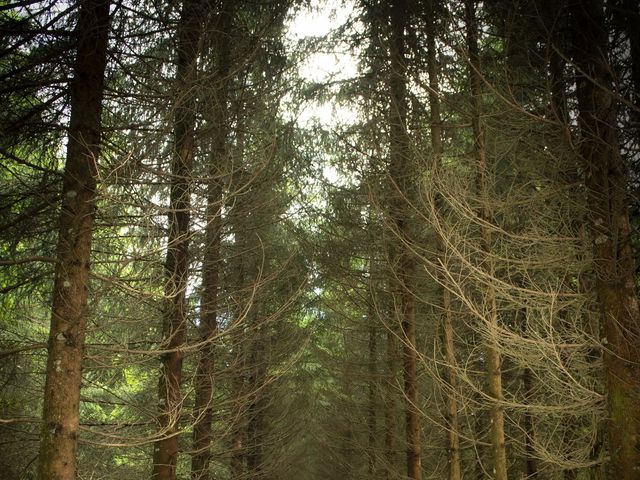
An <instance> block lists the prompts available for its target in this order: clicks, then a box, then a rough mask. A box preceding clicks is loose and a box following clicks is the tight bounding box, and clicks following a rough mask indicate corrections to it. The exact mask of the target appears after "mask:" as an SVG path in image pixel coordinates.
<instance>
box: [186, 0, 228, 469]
mask: <svg viewBox="0 0 640 480" xmlns="http://www.w3.org/2000/svg"><path fill="white" fill-rule="evenodd" d="M231 7H232V5H231V2H230V1H225V2H223V5H222V7H221V10H220V12H219V14H218V20H219V21H218V22H217V25H216V27H217V28H216V32H215V34H214V38H215V40H216V41H215V42H214V51H215V54H216V57H217V58H218V59H219V60H218V64H217V74H216V82H215V85H214V101H213V105H212V107H211V108H212V111H213V115H212V118H211V119H210V122H211V124H212V126H213V138H212V145H211V154H210V155H209V168H208V178H207V182H208V185H207V209H206V222H207V224H206V227H205V251H204V258H203V262H202V298H201V302H200V303H201V308H200V312H201V320H200V340H201V341H202V342H204V344H203V346H202V351H201V353H200V358H199V359H198V366H197V368H196V377H195V395H196V398H195V406H194V415H195V418H196V420H195V423H194V425H193V455H192V457H191V477H192V478H193V479H194V480H209V479H210V478H211V475H210V473H209V464H210V462H211V441H212V430H211V429H212V421H213V408H214V405H213V396H214V373H215V363H214V362H215V341H216V336H217V335H218V320H217V316H218V289H219V287H220V273H219V270H220V263H221V258H220V235H221V229H222V210H223V188H222V179H221V176H222V172H223V171H224V170H225V166H226V163H227V136H228V118H227V117H228V112H227V101H228V98H227V97H228V96H229V94H228V91H229V89H228V84H229V78H228V77H229V73H230V70H231V26H232V22H233V18H232V17H233V12H232V10H231Z"/></svg>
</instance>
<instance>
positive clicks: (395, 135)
mask: <svg viewBox="0 0 640 480" xmlns="http://www.w3.org/2000/svg"><path fill="white" fill-rule="evenodd" d="M407 11H408V5H407V4H406V2H405V1H404V0H395V1H394V2H393V3H392V4H391V38H390V42H389V54H390V58H391V74H390V82H389V86H390V94H391V103H390V105H389V110H390V131H391V138H390V141H391V143H390V155H391V164H390V167H389V173H390V176H391V180H392V182H393V187H392V188H393V190H394V192H393V193H392V199H391V202H390V203H391V204H392V214H391V215H392V219H393V222H394V228H395V231H396V235H398V237H399V242H398V245H397V247H396V248H397V250H396V252H395V253H394V255H393V256H392V261H393V268H394V271H395V277H396V284H397V285H396V288H395V295H394V296H395V300H394V304H395V309H396V311H398V310H399V312H398V313H397V314H398V315H399V319H400V325H401V327H402V359H403V374H404V397H405V420H406V449H407V450H406V452H407V476H408V477H409V478H410V479H412V480H420V479H421V478H422V465H421V455H420V442H421V438H420V437H421V428H420V414H419V402H418V372H417V364H418V361H417V352H416V302H415V297H414V292H413V284H414V282H415V265H416V261H415V258H413V256H412V254H411V251H410V248H409V247H408V245H409V244H410V243H411V234H410V231H411V223H410V214H409V212H410V209H411V207H410V205H409V199H410V197H411V178H412V176H413V175H412V172H411V165H410V158H411V153H410V149H409V138H408V134H407V130H406V124H407V73H406V71H407V64H406V59H405V46H406V42H405V28H406V20H407Z"/></svg>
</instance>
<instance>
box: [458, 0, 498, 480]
mask: <svg viewBox="0 0 640 480" xmlns="http://www.w3.org/2000/svg"><path fill="white" fill-rule="evenodd" d="M475 8H476V7H475V0H466V1H465V10H466V16H467V47H468V53H469V77H470V85H471V126H472V130H473V143H474V148H473V150H474V155H475V161H476V191H477V193H478V197H479V198H478V199H479V208H478V212H477V215H478V219H479V221H480V235H481V243H482V251H483V253H484V257H485V258H484V261H483V269H484V274H485V275H486V277H487V279H488V280H487V282H486V285H487V286H486V289H485V291H484V298H485V301H486V312H487V314H486V318H485V320H484V321H485V322H486V328H487V331H488V337H489V338H488V343H487V345H486V349H485V351H486V361H487V372H488V377H489V378H488V392H487V393H488V395H489V397H490V398H491V399H492V405H491V446H492V450H493V470H494V472H493V474H494V479H495V480H507V455H506V449H505V433H504V411H503V405H502V402H503V394H502V367H501V362H502V359H501V355H500V346H499V343H498V332H499V324H498V308H497V301H496V292H495V288H494V287H493V280H492V279H493V277H494V276H495V275H494V265H493V261H492V260H491V258H490V256H491V230H490V229H489V228H488V227H487V225H488V224H489V223H490V222H491V211H490V208H489V202H488V200H489V199H488V194H489V193H488V185H487V183H488V181H487V158H486V150H485V144H484V133H483V129H482V124H481V115H482V107H481V103H480V100H481V94H482V79H481V78H480V70H479V68H480V55H479V52H478V31H477V29H478V26H477V22H476V16H475Z"/></svg>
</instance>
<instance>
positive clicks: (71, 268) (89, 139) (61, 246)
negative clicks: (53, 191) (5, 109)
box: [38, 0, 110, 480]
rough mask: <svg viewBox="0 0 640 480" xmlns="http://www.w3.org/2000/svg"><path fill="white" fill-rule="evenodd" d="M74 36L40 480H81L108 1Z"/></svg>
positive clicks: (89, 4) (85, 5) (92, 6)
mask: <svg viewBox="0 0 640 480" xmlns="http://www.w3.org/2000/svg"><path fill="white" fill-rule="evenodd" d="M78 5H79V8H80V14H79V18H78V24H77V26H76V30H75V36H76V39H77V53H76V62H75V66H74V78H73V80H72V82H71V121H70V125H69V140H68V144H67V160H66V165H65V171H64V184H63V189H62V211H61V213H60V229H59V233H58V247H57V254H56V256H57V262H56V266H55V278H54V286H53V307H52V314H51V327H50V330H49V342H48V357H47V367H46V383H45V393H44V413H43V429H42V438H41V443H40V457H39V465H38V475H39V478H40V479H42V480H45V479H46V480H61V479H75V478H76V446H77V442H78V425H79V420H80V410H79V409H80V387H81V383H82V353H83V348H84V339H85V329H86V324H87V298H88V289H89V268H90V257H91V236H92V231H93V216H94V211H95V199H96V174H97V159H98V155H99V148H100V147H99V145H100V133H101V112H102V98H103V90H104V71H105V65H106V53H107V39H108V33H109V23H110V17H109V1H108V0H82V1H80V2H79V4H78Z"/></svg>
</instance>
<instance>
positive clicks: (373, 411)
mask: <svg viewBox="0 0 640 480" xmlns="http://www.w3.org/2000/svg"><path fill="white" fill-rule="evenodd" d="M373 263H374V262H373V255H371V260H370V261H369V279H370V282H369V306H368V312H369V314H368V316H367V322H368V325H367V327H368V335H369V341H368V355H369V358H368V362H367V365H368V370H369V371H368V374H369V379H368V390H369V391H368V397H369V398H368V411H367V429H368V430H369V441H368V450H367V459H368V462H367V473H368V475H369V478H371V479H372V478H374V477H375V475H376V451H377V448H376V445H377V438H378V435H377V430H378V429H377V421H376V419H377V408H376V406H377V396H376V390H377V386H378V325H379V324H378V315H377V313H376V303H375V302H376V296H375V290H374V289H375V286H374V282H373V274H374V272H373Z"/></svg>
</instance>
